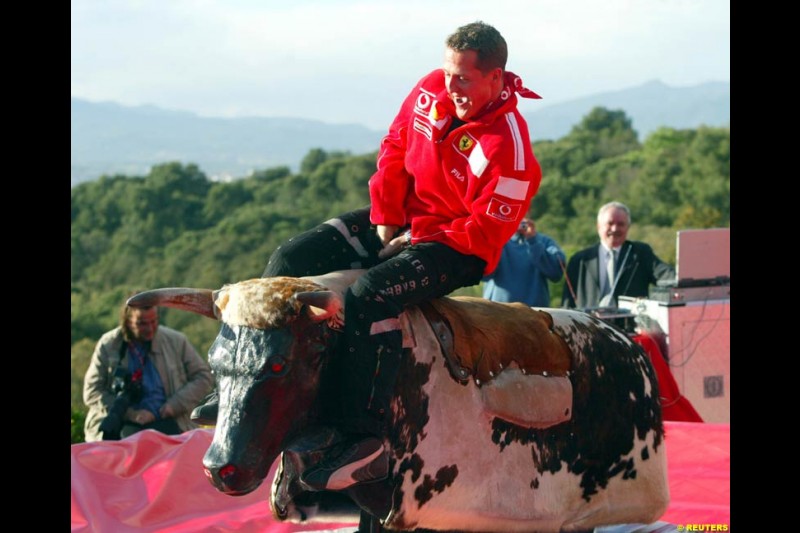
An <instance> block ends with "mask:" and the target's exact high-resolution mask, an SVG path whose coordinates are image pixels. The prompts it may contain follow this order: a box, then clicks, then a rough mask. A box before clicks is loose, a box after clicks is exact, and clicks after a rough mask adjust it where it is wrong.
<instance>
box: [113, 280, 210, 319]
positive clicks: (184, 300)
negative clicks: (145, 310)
mask: <svg viewBox="0 0 800 533" xmlns="http://www.w3.org/2000/svg"><path fill="white" fill-rule="evenodd" d="M127 304H128V305H129V306H131V307H155V306H160V307H174V308H175V309H183V310H184V311H191V312H192V313H197V314H200V315H203V316H207V317H208V318H213V319H214V320H217V315H216V313H215V312H214V311H215V305H214V291H212V290H210V289H187V288H183V287H172V288H167V289H153V290H151V291H144V292H140V293H139V294H135V295H134V296H131V297H130V298H128V302H127Z"/></svg>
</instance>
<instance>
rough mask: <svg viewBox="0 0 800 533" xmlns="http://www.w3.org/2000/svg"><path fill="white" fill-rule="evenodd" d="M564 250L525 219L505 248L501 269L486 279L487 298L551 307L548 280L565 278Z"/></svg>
mask: <svg viewBox="0 0 800 533" xmlns="http://www.w3.org/2000/svg"><path fill="white" fill-rule="evenodd" d="M565 261H566V256H565V255H564V251H563V250H562V249H561V248H560V247H559V246H558V244H556V241H554V240H553V239H552V238H551V237H549V236H547V235H545V234H543V233H539V232H537V231H536V223H535V222H534V221H533V220H532V219H530V218H523V219H522V221H520V223H519V228H518V229H517V232H516V233H514V235H512V236H511V239H510V240H509V241H508V242H507V243H506V244H505V246H503V255H501V256H500V262H499V263H498V264H497V268H496V269H495V270H494V272H492V273H491V274H489V275H488V276H484V278H483V281H484V284H483V297H484V298H486V299H487V300H492V301H494V302H505V303H509V302H520V303H524V304H527V305H529V306H531V307H551V305H550V287H549V286H548V283H547V280H550V281H553V282H556V281H558V280H560V279H561V276H562V272H563V271H562V265H563V264H564V262H565Z"/></svg>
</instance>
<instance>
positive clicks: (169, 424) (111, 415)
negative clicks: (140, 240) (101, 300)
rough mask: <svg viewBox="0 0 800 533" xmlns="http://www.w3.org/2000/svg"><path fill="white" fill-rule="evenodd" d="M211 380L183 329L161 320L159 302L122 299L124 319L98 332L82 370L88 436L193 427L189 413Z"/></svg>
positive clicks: (107, 436)
mask: <svg viewBox="0 0 800 533" xmlns="http://www.w3.org/2000/svg"><path fill="white" fill-rule="evenodd" d="M137 292H138V291H137ZM133 294H135V293H133ZM213 386H214V378H213V376H212V374H211V369H210V368H209V366H208V363H207V362H206V361H204V360H203V359H202V358H201V357H200V356H199V355H198V354H197V351H196V350H195V349H194V347H193V346H192V345H191V343H190V342H189V339H187V338H186V336H185V335H184V334H183V333H180V332H178V331H175V330H174V329H171V328H168V327H166V326H159V324H158V309H157V308H155V307H149V308H141V309H134V308H132V307H128V306H127V305H124V304H123V306H122V309H121V311H120V325H119V326H118V327H116V328H114V329H113V330H111V331H109V332H107V333H105V334H104V335H103V336H102V337H101V338H100V340H99V341H98V343H97V345H96V346H95V350H94V353H93V354H92V360H91V363H90V364H89V368H88V370H87V371H86V375H85V376H84V382H83V401H84V403H85V404H86V406H87V407H88V408H89V412H88V414H87V416H86V426H85V435H86V442H93V441H98V440H119V439H120V438H125V437H127V436H129V435H132V434H133V433H136V432H137V431H141V430H143V429H154V430H156V431H160V432H162V433H166V434H168V435H175V434H178V433H182V432H184V431H188V430H190V429H194V428H196V427H197V426H196V425H195V424H194V423H192V422H191V420H189V413H190V412H191V410H192V409H193V408H194V407H195V406H197V404H198V403H200V401H201V400H202V399H203V397H204V396H205V395H206V394H208V392H209V391H211V389H212V388H213Z"/></svg>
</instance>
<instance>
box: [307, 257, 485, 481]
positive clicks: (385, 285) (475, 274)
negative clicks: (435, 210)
mask: <svg viewBox="0 0 800 533" xmlns="http://www.w3.org/2000/svg"><path fill="white" fill-rule="evenodd" d="M484 266H485V263H484V262H483V260H481V259H478V258H476V257H473V256H465V255H463V254H460V253H458V252H456V251H454V250H452V249H451V248H449V247H447V246H445V245H442V244H439V243H423V244H419V245H416V246H413V247H411V248H408V249H406V250H404V251H403V252H401V253H400V254H398V255H397V256H395V257H392V258H389V259H387V260H386V261H385V262H384V263H382V264H380V265H377V266H375V267H373V268H371V269H370V270H369V271H368V272H367V273H366V274H364V276H362V277H361V278H360V279H359V280H358V281H356V283H355V284H353V286H352V287H351V288H350V289H349V290H348V292H347V294H346V300H345V342H344V345H343V346H342V347H341V351H340V353H339V354H337V355H340V356H341V363H340V365H339V369H340V377H341V379H340V384H341V385H342V387H341V392H340V394H339V397H340V398H341V400H342V405H341V411H340V412H339V413H338V417H337V418H338V423H337V426H338V427H339V428H340V429H341V430H342V431H343V433H344V434H345V435H346V438H345V440H344V441H343V442H342V443H341V445H339V446H336V447H334V448H332V449H331V451H330V453H329V454H327V455H326V457H325V458H324V459H323V460H322V461H320V463H319V464H317V465H315V466H313V467H311V468H309V469H308V470H306V471H305V472H304V473H303V475H302V476H301V478H300V479H301V482H302V483H303V484H305V485H306V486H308V488H309V489H312V490H342V489H345V488H347V487H349V486H352V485H354V484H356V483H362V482H370V481H378V480H381V479H384V478H385V477H386V475H387V474H388V469H389V463H388V454H387V451H386V450H384V447H383V435H384V432H385V424H386V423H387V422H388V417H389V411H390V401H391V398H392V395H393V393H394V386H395V380H396V378H397V373H398V370H399V368H400V358H401V357H402V353H403V352H402V330H401V326H400V320H399V316H400V313H401V312H402V311H403V309H404V308H405V306H407V305H414V304H418V303H420V302H422V301H425V300H428V299H431V298H436V297H439V296H444V295H446V294H448V293H450V292H451V291H453V290H455V289H457V288H459V287H463V286H467V285H474V284H475V283H477V282H478V281H479V280H480V278H481V276H482V273H483V268H484Z"/></svg>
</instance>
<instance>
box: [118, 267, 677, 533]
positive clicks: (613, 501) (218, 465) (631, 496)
mask: <svg viewBox="0 0 800 533" xmlns="http://www.w3.org/2000/svg"><path fill="white" fill-rule="evenodd" d="M358 275H360V271H343V272H334V273H330V274H327V275H324V276H315V277H305V278H287V277H275V278H262V279H254V280H249V281H243V282H240V283H236V284H232V285H226V286H224V287H223V288H222V289H220V290H218V291H213V292H212V291H210V290H198V289H157V290H154V291H148V292H145V293H141V294H139V295H136V296H134V297H133V298H132V299H131V300H130V301H129V304H130V305H133V306H145V305H160V306H167V307H177V308H181V309H184V310H189V311H193V312H197V313H201V314H203V315H206V316H208V317H211V318H215V319H218V320H221V321H222V327H221V330H220V333H219V335H218V336H217V339H216V340H215V342H214V344H213V345H212V347H211V348H210V350H209V363H210V364H211V367H212V369H213V370H214V373H215V375H216V378H217V385H218V388H219V395H220V405H219V418H218V420H217V426H216V430H215V433H214V438H213V442H212V444H211V446H210V448H209V449H208V451H207V453H206V455H205V458H204V460H203V464H204V467H205V472H206V475H207V476H208V478H209V479H210V481H211V483H213V484H214V485H215V486H216V487H217V488H218V489H219V490H220V491H222V492H225V493H227V494H231V495H240V494H246V493H248V492H251V491H253V490H254V489H256V488H257V487H258V486H259V484H260V483H261V482H262V481H263V480H264V479H265V477H266V476H267V475H268V473H269V469H270V466H271V465H272V463H273V462H274V461H275V459H276V458H278V457H279V456H280V458H281V461H280V465H279V469H278V473H277V474H276V476H275V479H274V482H273V488H272V494H271V501H270V507H271V509H272V512H273V514H274V515H275V517H276V518H277V519H279V520H290V521H294V522H302V521H306V520H314V519H326V520H327V519H330V518H331V517H335V515H336V507H337V506H339V505H340V504H344V508H347V505H349V506H350V509H351V510H353V511H355V510H356V508H355V506H354V505H353V503H355V504H356V505H357V506H358V508H360V510H361V523H362V528H363V527H364V524H365V516H366V517H367V520H368V521H367V522H366V523H367V524H369V525H368V527H369V530H370V531H375V530H378V529H379V526H378V524H379V523H380V524H381V525H382V527H384V528H387V529H396V530H413V529H416V528H425V529H432V530H448V531H453V530H460V531H503V532H509V531H583V530H591V529H592V528H594V527H595V526H599V525H607V524H618V523H651V522H653V521H655V520H657V519H658V518H659V517H660V516H661V515H662V514H663V512H664V511H665V509H666V507H667V504H668V499H669V497H668V485H667V479H666V455H665V448H664V440H663V438H664V430H663V423H662V417H661V408H660V405H659V395H658V384H657V381H656V376H655V373H654V371H653V369H652V367H651V365H650V362H649V360H648V358H647V356H646V355H645V354H644V352H643V351H642V350H641V349H640V348H639V347H638V346H637V345H636V344H634V343H633V342H632V341H631V340H629V339H628V338H627V337H626V335H624V334H623V333H622V332H621V331H619V330H617V329H615V328H614V327H612V326H610V325H607V324H605V323H603V322H602V321H599V320H597V319H596V318H593V317H591V316H589V315H587V314H585V313H581V312H577V311H569V310H560V309H547V310H546V311H540V310H534V309H531V308H528V307H525V306H523V305H521V304H497V303H493V302H487V301H484V300H481V299H478V298H441V299H439V300H435V301H433V302H431V304H432V305H431V306H429V307H434V308H435V309H430V308H429V309H428V311H431V312H432V315H431V313H426V312H425V308H424V306H425V305H426V304H423V305H422V306H419V307H410V308H408V309H407V311H406V312H405V313H404V314H403V315H402V322H403V330H404V341H403V342H404V357H403V363H402V368H401V370H400V374H399V377H398V379H397V382H396V386H395V392H394V397H393V400H392V413H391V414H390V422H389V429H388V431H387V434H386V435H385V440H384V444H385V446H386V449H387V450H391V455H390V475H389V478H388V479H386V480H384V481H381V482H377V483H370V484H361V485H356V486H353V487H351V488H349V489H347V490H346V491H342V493H333V492H324V491H323V492H310V491H307V490H305V488H304V487H303V485H302V482H301V481H300V479H299V476H300V474H301V473H302V471H303V469H304V468H305V467H307V466H310V464H313V463H314V461H316V460H318V458H319V457H320V456H321V451H322V450H325V449H326V448H327V447H330V446H335V445H336V443H337V442H338V440H339V435H338V434H337V432H336V430H335V429H331V425H330V423H328V422H327V421H326V416H328V415H329V413H330V412H331V411H330V410H331V407H332V406H335V405H336V394H335V392H334V391H335V387H331V386H330V385H331V383H332V382H333V381H334V380H336V379H337V373H339V372H342V371H346V369H340V368H338V366H337V358H336V339H337V338H338V336H339V334H340V331H341V328H342V326H343V324H342V320H343V319H342V317H343V312H342V305H343V296H342V295H343V294H344V291H345V290H346V288H347V287H348V286H349V285H350V284H351V283H352V282H353V281H354V280H355V279H356V278H357V276H358ZM534 324H538V326H537V327H533V325H534ZM530 330H534V333H531V332H530ZM340 508H341V507H340ZM370 517H377V519H375V518H370Z"/></svg>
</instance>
